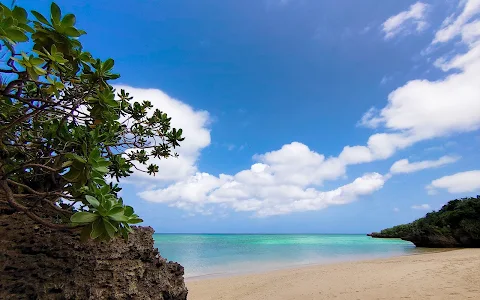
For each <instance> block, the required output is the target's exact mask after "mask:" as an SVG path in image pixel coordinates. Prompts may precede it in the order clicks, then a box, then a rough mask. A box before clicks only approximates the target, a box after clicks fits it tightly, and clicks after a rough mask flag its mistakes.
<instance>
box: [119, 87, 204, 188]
mask: <svg viewBox="0 0 480 300" xmlns="http://www.w3.org/2000/svg"><path fill="white" fill-rule="evenodd" d="M114 87H115V89H117V91H120V89H124V90H125V91H127V92H129V93H130V95H131V96H133V100H134V101H143V100H149V101H151V103H152V105H153V106H154V109H156V108H158V109H160V110H161V111H163V112H165V113H167V114H168V116H169V117H171V118H172V121H171V125H172V127H176V128H182V129H183V132H184V137H185V140H184V141H183V142H181V147H179V148H177V149H175V150H176V152H177V153H178V154H179V155H180V156H179V157H178V158H169V159H163V160H160V159H151V160H150V161H149V163H155V164H157V165H158V166H159V172H158V173H157V174H156V175H155V177H153V176H150V175H148V174H146V173H142V172H138V171H135V173H134V174H133V177H134V178H133V180H135V177H137V176H139V177H141V178H142V180H145V179H149V180H162V181H173V180H181V179H184V178H186V177H188V176H190V175H192V174H195V172H197V167H196V161H197V159H198V156H199V155H200V150H202V149H203V148H205V147H207V146H208V145H209V144H210V130H209V129H208V125H209V122H210V117H209V114H208V112H206V111H200V110H195V109H193V108H192V107H191V106H189V105H187V104H185V103H183V102H181V101H179V100H176V99H173V98H171V97H170V96H168V95H167V94H165V93H164V92H162V91H160V90H158V89H142V88H134V87H130V86H124V85H115V86H114ZM142 167H143V166H142Z"/></svg>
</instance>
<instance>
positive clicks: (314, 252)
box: [154, 234, 419, 278]
mask: <svg viewBox="0 0 480 300" xmlns="http://www.w3.org/2000/svg"><path fill="white" fill-rule="evenodd" d="M154 240H155V246H156V247H158V249H159V250H160V253H161V255H162V256H163V257H166V258H167V259H168V260H173V261H177V262H179V263H181V264H182V265H183V266H184V267H185V277H186V278H192V277H197V276H223V275H229V274H241V273H250V272H259V271H268V270H274V269H281V268H287V267H294V266H301V265H307V264H322V263H331V262H338V261H349V260H360V259H370V258H380V257H391V256H398V255H406V254H414V253H416V252H417V251H419V250H416V249H415V246H414V245H413V244H411V243H409V242H405V241H402V240H396V239H372V238H370V237H367V236H365V235H330V234H329V235H320V234H315V235H311V234H308V235H286V234H285V235H277V234H154Z"/></svg>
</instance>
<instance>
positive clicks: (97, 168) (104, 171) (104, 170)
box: [93, 167, 108, 174]
mask: <svg viewBox="0 0 480 300" xmlns="http://www.w3.org/2000/svg"><path fill="white" fill-rule="evenodd" d="M93 169H94V170H95V171H97V172H99V173H103V174H105V173H108V169H107V167H94V168H93Z"/></svg>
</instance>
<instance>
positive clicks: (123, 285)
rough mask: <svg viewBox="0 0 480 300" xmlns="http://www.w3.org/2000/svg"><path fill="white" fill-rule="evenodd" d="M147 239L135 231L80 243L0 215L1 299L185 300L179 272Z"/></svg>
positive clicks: (148, 233) (145, 232) (144, 230)
mask: <svg viewBox="0 0 480 300" xmlns="http://www.w3.org/2000/svg"><path fill="white" fill-rule="evenodd" d="M152 234H153V229H152V228H150V227H136V228H135V229H134V233H132V234H131V235H130V237H129V240H128V241H125V240H123V239H116V240H113V241H112V242H110V243H98V242H93V241H89V242H86V243H80V241H79V234H78V233H75V234H72V233H71V232H62V231H55V230H50V229H48V228H44V227H42V226H39V225H36V224H35V223H33V221H31V220H30V219H29V218H27V217H25V216H24V215H23V214H21V213H13V214H12V213H11V212H8V211H7V210H2V211H1V212H0V268H1V269H0V272H1V274H2V276H1V278H0V299H159V300H185V299H187V289H186V287H185V283H184V278H183V274H184V270H183V267H182V266H181V265H179V264H178V263H174V262H167V261H166V260H165V259H164V258H162V257H161V256H160V254H159V253H158V250H157V249H154V248H153V237H152Z"/></svg>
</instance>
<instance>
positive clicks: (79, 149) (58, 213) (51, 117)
mask: <svg viewBox="0 0 480 300" xmlns="http://www.w3.org/2000/svg"><path fill="white" fill-rule="evenodd" d="M31 14H32V15H33V17H34V19H33V20H31V19H30V16H29V15H28V14H27V12H26V11H25V9H23V8H21V7H18V6H15V7H13V8H12V9H11V8H9V7H7V6H5V5H3V4H1V3H0V40H1V43H0V60H1V61H0V79H1V83H0V94H1V95H0V97H1V98H0V139H1V143H0V196H1V197H0V201H1V202H3V205H8V206H9V207H10V209H13V210H16V211H19V212H22V213H24V214H25V215H27V216H28V217H30V218H31V219H33V220H35V221H37V222H38V223H41V224H43V225H45V226H49V227H52V228H57V229H71V228H72V227H79V226H83V230H82V238H84V239H86V238H88V237H90V238H92V239H96V240H109V239H111V238H113V237H115V236H117V235H122V236H124V237H125V238H126V237H127V236H128V233H129V232H131V228H130V225H131V224H136V223H139V222H142V220H141V219H140V218H139V217H138V216H137V215H136V214H135V213H134V210H133V208H132V207H130V206H127V205H124V204H123V202H122V198H120V197H119V196H118V192H119V191H120V188H119V186H118V185H117V184H113V183H108V182H107V181H106V179H107V178H108V177H110V178H115V179H116V180H118V179H120V178H122V177H127V176H129V175H130V174H131V173H132V172H133V171H132V169H133V168H135V169H139V170H141V171H144V172H147V173H149V174H153V175H154V174H155V173H156V172H157V171H158V168H159V167H158V166H157V165H155V164H149V163H148V161H149V159H150V158H152V157H154V158H160V159H164V158H168V157H171V156H177V154H176V153H174V152H173V151H174V150H173V149H174V148H175V147H177V146H179V142H180V141H182V140H183V137H182V130H181V129H178V130H177V129H175V128H171V126H170V118H169V117H168V116H167V114H165V113H163V112H162V111H160V110H158V109H157V110H153V109H152V107H153V106H152V104H151V103H150V102H149V101H143V102H133V101H132V97H130V96H129V94H128V93H127V92H126V91H124V90H121V91H119V92H118V94H117V97H116V95H115V93H116V91H115V90H114V89H113V87H112V86H111V85H110V84H109V82H110V81H111V80H113V79H117V78H118V77H119V75H118V74H115V73H113V71H112V70H113V66H114V61H113V60H112V59H107V60H104V61H102V60H100V59H94V58H93V57H92V55H91V54H90V53H89V52H86V51H84V50H83V48H82V44H81V43H80V41H79V40H78V38H79V37H80V36H81V35H83V34H85V32H84V31H83V30H80V29H78V28H76V27H75V23H76V19H75V16H74V15H73V14H66V15H62V12H61V10H60V8H59V7H58V6H57V5H56V4H55V3H52V5H51V8H50V16H49V17H50V18H49V19H47V18H46V17H44V16H43V15H42V14H40V13H38V12H36V11H32V12H31ZM142 165H145V167H144V168H141V166H142ZM2 193H3V195H1V194H2Z"/></svg>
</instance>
